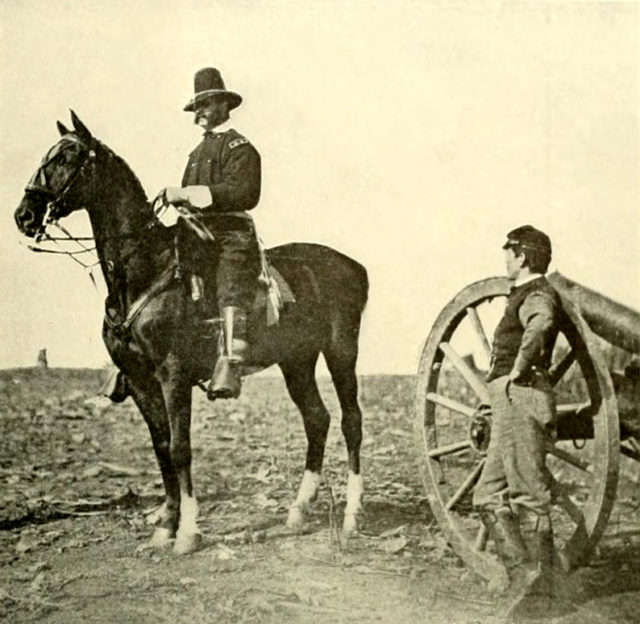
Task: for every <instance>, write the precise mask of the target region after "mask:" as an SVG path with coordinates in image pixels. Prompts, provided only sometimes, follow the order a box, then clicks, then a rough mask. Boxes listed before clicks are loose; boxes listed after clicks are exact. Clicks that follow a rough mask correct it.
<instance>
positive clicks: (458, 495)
mask: <svg viewBox="0 0 640 624" xmlns="http://www.w3.org/2000/svg"><path fill="white" fill-rule="evenodd" d="M484 461H485V460H484V459H482V460H481V461H480V462H478V465H477V466H476V467H475V468H474V469H473V470H472V471H471V473H470V474H469V476H468V477H467V478H466V479H465V480H464V481H463V483H462V485H461V486H460V487H459V488H458V489H457V490H456V492H455V494H454V495H453V496H452V497H451V498H450V499H449V500H448V502H447V504H446V505H445V507H444V508H445V509H446V510H447V511H451V508H452V507H453V506H454V505H455V504H456V503H457V502H458V501H460V500H461V499H462V497H463V496H464V495H465V494H466V493H467V492H468V491H469V490H470V489H471V488H472V487H473V486H474V485H475V484H476V481H477V480H478V478H479V477H480V473H481V472H482V467H483V466H484Z"/></svg>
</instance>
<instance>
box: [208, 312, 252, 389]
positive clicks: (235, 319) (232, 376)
mask: <svg viewBox="0 0 640 624" xmlns="http://www.w3.org/2000/svg"><path fill="white" fill-rule="evenodd" d="M222 318H223V321H224V353H223V354H222V355H220V356H219V357H218V359H217V361H216V365H215V367H214V370H213V375H212V377H211V382H210V383H209V388H208V391H207V397H208V398H209V399H211V400H212V401H213V400H215V399H236V398H238V397H239V396H240V386H241V378H240V370H239V369H240V365H241V364H242V363H243V362H244V356H245V354H246V351H247V349H248V347H249V344H248V343H247V341H246V340H245V336H246V322H247V320H246V314H245V312H244V310H242V309H241V308H238V307H234V306H228V307H226V308H223V309H222Z"/></svg>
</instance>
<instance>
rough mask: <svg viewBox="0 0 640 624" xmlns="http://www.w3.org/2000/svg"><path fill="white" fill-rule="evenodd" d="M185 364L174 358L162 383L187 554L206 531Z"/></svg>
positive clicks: (179, 545) (179, 543)
mask: <svg viewBox="0 0 640 624" xmlns="http://www.w3.org/2000/svg"><path fill="white" fill-rule="evenodd" d="M181 368H182V367H181V363H180V362H179V361H178V360H177V359H174V358H171V359H170V361H169V362H167V364H166V366H164V367H163V369H162V371H161V378H162V382H161V383H162V393H163V395H164V400H165V405H166V409H167V415H168V419H169V427H170V429H171V444H170V454H171V461H172V463H173V467H174V470H175V471H176V474H177V478H178V485H179V489H180V522H179V525H178V530H177V532H176V541H175V544H174V550H175V551H176V552H177V553H179V554H186V553H190V552H193V551H194V550H197V549H198V547H199V546H200V543H201V541H202V534H201V533H200V530H199V529H198V523H197V518H198V502H197V501H196V498H195V496H194V493H193V484H192V481H191V433H190V428H191V385H190V384H189V380H188V379H186V378H185V376H184V375H183V374H182V373H181Z"/></svg>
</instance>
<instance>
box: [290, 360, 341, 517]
mask: <svg viewBox="0 0 640 624" xmlns="http://www.w3.org/2000/svg"><path fill="white" fill-rule="evenodd" d="M317 358H318V354H315V355H314V356H313V357H309V358H307V359H306V360H304V361H295V362H287V363H286V364H281V365H280V368H281V369H282V372H283V374H284V379H285V382H286V384H287V389H288V390H289V394H290V395H291V398H292V399H293V402H294V403H295V404H296V406H297V407H298V409H299V410H300V414H301V415H302V420H303V422H304V428H305V432H306V434H307V442H308V446H307V460H306V464H305V471H304V476H303V477H302V482H301V483H300V488H299V489H298V495H297V497H296V500H295V501H294V502H293V504H292V505H291V507H290V508H289V515H288V517H287V526H288V527H290V528H299V527H300V526H302V524H303V522H304V515H305V512H306V511H307V510H308V509H309V506H310V504H311V503H312V502H313V501H314V500H315V499H316V497H317V495H318V487H319V485H320V473H321V471H322V460H323V458H324V449H325V445H326V442H327V433H328V431H329V422H330V417H329V412H328V411H327V408H326V407H325V406H324V403H323V402H322V398H321V397H320V393H319V391H318V386H317V384H316V380H315V365H316V361H317Z"/></svg>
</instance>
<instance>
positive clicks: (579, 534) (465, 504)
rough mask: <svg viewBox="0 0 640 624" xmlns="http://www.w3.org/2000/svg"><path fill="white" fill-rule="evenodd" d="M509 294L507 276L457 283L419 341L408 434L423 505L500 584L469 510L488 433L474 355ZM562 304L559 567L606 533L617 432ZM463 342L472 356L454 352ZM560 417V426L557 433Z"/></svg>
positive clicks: (583, 330)
mask: <svg viewBox="0 0 640 624" xmlns="http://www.w3.org/2000/svg"><path fill="white" fill-rule="evenodd" d="M508 292H509V282H508V280H507V279H506V278H502V277H496V278H489V279H486V280H482V281H479V282H476V283H474V284H471V285H470V286H468V287H466V288H465V289H464V290H462V291H461V292H460V293H459V294H458V295H456V297H454V299H453V300H452V301H451V302H450V303H449V304H448V305H447V306H446V307H445V308H444V309H443V310H442V312H441V313H440V315H439V316H438V318H437V320H436V322H435V324H434V326H433V328H432V330H431V332H430V334H429V337H428V338H427V341H426V343H425V345H424V347H423V351H422V356H421V359H420V365H419V370H418V376H417V383H416V396H415V422H414V430H415V437H416V441H417V444H418V452H419V463H420V469H421V473H422V475H421V476H422V480H423V482H424V486H425V488H426V491H427V497H428V500H429V504H430V506H431V509H432V511H433V514H434V516H435V517H436V520H437V522H438V524H439V526H440V528H441V530H442V531H443V533H444V534H445V536H446V538H447V540H448V541H449V543H450V545H451V546H452V548H453V549H454V551H455V552H456V553H457V554H458V555H459V556H460V557H461V558H462V559H463V560H464V561H465V562H466V564H467V565H468V566H469V567H471V568H472V569H473V570H474V571H475V572H476V573H478V574H480V575H481V576H483V577H484V578H486V579H488V580H491V579H494V580H495V579H502V580H504V578H505V570H504V568H503V566H502V565H501V564H500V563H499V562H498V559H497V557H496V556H495V555H494V554H492V553H491V548H492V546H491V545H488V544H487V535H486V530H485V529H484V527H483V526H482V524H481V523H480V521H479V518H478V517H477V515H476V514H475V513H474V511H473V509H472V506H471V495H472V492H473V488H474V485H475V483H476V481H477V479H478V477H479V476H480V473H481V471H482V466H483V464H484V451H485V450H486V443H487V440H488V438H487V436H486V435H485V436H484V438H483V436H482V435H480V436H479V435H478V431H480V433H484V434H486V433H489V434H490V418H491V417H490V409H489V407H488V405H489V401H488V393H487V388H486V384H485V382H484V371H482V370H481V369H479V368H478V367H476V365H475V359H476V355H475V354H478V355H479V358H480V359H482V358H484V361H485V369H486V368H487V367H488V358H489V355H490V342H489V336H490V333H489V331H488V330H492V328H491V327H490V325H491V321H492V320H493V324H494V327H495V323H497V320H499V317H500V316H501V314H502V311H503V310H504V303H505V302H506V295H507V294H508ZM562 302H563V308H564V310H565V313H566V315H565V316H566V318H565V319H564V322H563V327H562V329H561V334H560V335H559V337H558V341H557V345H556V350H555V351H554V361H553V364H552V367H551V370H550V376H551V381H552V383H553V384H554V391H555V394H556V401H557V407H558V418H559V425H558V431H559V434H558V441H556V443H555V444H553V445H550V446H549V455H551V456H553V457H549V455H548V456H547V457H548V460H547V465H548V467H549V468H550V470H551V473H552V474H553V482H552V483H553V498H554V505H553V511H552V518H553V523H554V533H555V536H556V547H557V550H556V552H557V555H558V558H559V561H560V562H561V564H562V566H563V568H564V569H565V570H567V571H568V570H570V569H572V568H574V567H576V566H578V565H581V564H584V563H585V562H586V561H587V559H588V557H589V555H590V554H591V552H592V550H593V548H594V547H595V545H596V543H597V542H598V540H599V538H600V537H601V535H602V533H603V531H604V529H605V526H606V523H607V519H608V516H609V513H610V511H611V507H612V505H613V501H614V498H615V490H616V485H617V478H618V462H619V447H620V440H619V438H620V434H619V423H618V414H617V405H616V399H615V394H614V389H613V385H612V382H611V377H610V375H609V372H608V369H607V367H606V365H605V363H604V361H603V357H602V355H601V353H600V351H599V347H598V346H597V345H596V339H595V337H594V335H593V334H592V332H591V331H590V330H589V328H588V326H587V325H586V323H585V321H584V320H583V319H582V317H581V316H580V314H579V313H578V312H577V311H576V309H575V307H574V306H573V305H572V304H571V302H570V301H568V300H566V299H565V298H563V299H562ZM465 341H466V343H465ZM471 343H473V347H472V353H473V357H472V358H471V357H470V356H469V351H464V350H463V349H465V348H466V347H465V346H463V345H465V344H471ZM563 345H564V349H563ZM576 395H579V396H576ZM561 419H564V420H561ZM471 421H474V422H475V428H474V429H473V430H472V428H471V427H470V424H471ZM561 422H566V423H568V427H564V436H561V435H560V434H561V432H562V427H561ZM478 423H480V427H479V428H478ZM483 427H484V429H485V430H484V431H482V429H483ZM567 431H568V433H567ZM562 438H564V439H562ZM483 439H484V443H483Z"/></svg>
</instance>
